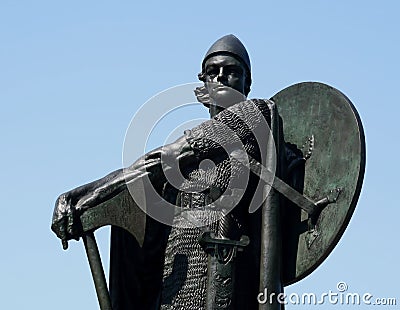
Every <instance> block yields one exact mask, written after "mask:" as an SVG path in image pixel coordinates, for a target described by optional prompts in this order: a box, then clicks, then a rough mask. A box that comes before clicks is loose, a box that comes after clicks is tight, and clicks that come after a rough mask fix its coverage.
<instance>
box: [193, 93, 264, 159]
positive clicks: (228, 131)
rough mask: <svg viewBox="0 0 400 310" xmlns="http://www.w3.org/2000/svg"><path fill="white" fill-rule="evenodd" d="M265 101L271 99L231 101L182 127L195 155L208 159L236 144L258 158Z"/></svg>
mask: <svg viewBox="0 0 400 310" xmlns="http://www.w3.org/2000/svg"><path fill="white" fill-rule="evenodd" d="M269 104H271V101H269V100H264V99H251V100H246V101H243V102H240V103H238V104H235V105H233V106H232V107H229V108H227V109H225V110H224V111H222V112H220V113H219V114H217V115H216V116H215V117H214V118H213V119H211V120H209V121H206V122H204V123H202V124H200V125H199V126H197V127H194V128H193V129H191V130H186V131H185V136H186V140H187V142H188V143H189V145H190V146H191V148H192V149H193V151H194V153H195V155H196V156H198V157H199V158H212V157H213V154H220V153H221V151H223V150H225V151H227V150H229V149H235V148H240V147H244V149H245V150H246V151H247V152H249V153H250V154H251V155H253V156H256V157H258V156H257V155H256V154H257V153H258V146H259V145H261V141H260V139H264V138H265V136H266V132H269V125H270V109H269ZM252 153H253V154H252Z"/></svg>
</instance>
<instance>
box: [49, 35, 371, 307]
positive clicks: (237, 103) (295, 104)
mask: <svg viewBox="0 0 400 310" xmlns="http://www.w3.org/2000/svg"><path fill="white" fill-rule="evenodd" d="M199 79H200V80H201V81H202V82H204V86H203V87H199V88H197V89H196V90H195V93H196V96H197V98H198V100H199V102H201V103H202V104H204V105H205V106H206V107H207V108H208V109H209V112H210V116H211V119H210V120H209V121H206V122H204V123H202V124H200V125H199V126H196V127H194V128H192V129H191V130H186V131H185V133H184V135H183V136H182V137H180V138H179V139H178V140H176V141H175V142H174V143H171V144H169V145H166V146H163V147H160V148H158V149H156V150H154V151H152V152H149V153H147V154H145V155H144V156H142V157H141V158H140V159H138V160H137V161H136V162H135V163H133V164H132V165H131V166H130V167H127V168H125V169H120V170H117V171H115V172H113V173H110V174H109V175H107V176H105V177H104V178H102V179H100V180H97V181H94V182H92V183H89V184H86V185H83V186H81V187H78V188H76V189H73V190H71V191H69V192H66V193H64V194H62V195H60V197H59V198H58V199H57V202H56V206H55V210H54V215H53V220H52V230H53V231H54V232H55V233H56V234H57V236H58V237H59V238H61V239H62V241H63V245H64V248H66V247H67V241H68V240H69V239H77V240H78V239H79V238H80V237H83V238H84V241H85V244H86V245H87V242H88V241H87V240H88V239H85V238H86V237H85V236H88V235H90V234H91V233H92V232H93V230H94V229H95V228H97V227H99V226H102V225H106V224H111V225H112V230H111V254H110V260H111V261H110V264H111V266H110V279H109V284H110V296H111V298H110V299H109V298H108V292H106V293H104V287H103V293H101V292H100V291H99V290H100V289H98V294H99V300H100V303H101V307H102V309H111V308H112V309H114V310H128V309H283V305H282V304H280V303H279V302H278V301H277V298H276V296H277V295H278V294H279V293H282V292H283V287H284V286H285V285H287V284H290V283H293V282H296V281H298V280H300V279H302V278H304V277H305V276H306V275H308V274H309V273H311V272H312V271H313V270H314V269H315V268H316V267H317V266H318V265H319V264H321V262H322V261H323V260H324V259H325V258H326V257H327V255H328V254H329V253H330V251H331V250H332V249H333V247H334V246H335V245H336V243H337V242H338V240H339V238H340V236H341V235H342V234H343V231H344V229H345V227H346V225H347V224H348V221H349V219H350V216H351V214H352V212H353V210H354V208H355V204H356V202H357V198H358V195H359V192H360V189H361V183H362V178H363V172H364V165H365V146H364V137H363V132H362V126H361V123H360V120H359V117H358V114H357V113H356V111H355V109H354V108H353V106H352V105H351V103H350V101H349V100H348V99H347V98H346V97H345V96H344V95H343V94H341V93H340V92H338V91H337V90H335V89H333V88H331V87H329V86H327V85H324V84H320V83H301V84H297V85H294V86H292V87H289V88H288V89H286V90H284V91H282V92H280V93H278V94H277V95H276V96H274V97H273V98H271V100H266V99H251V100H248V99H247V95H248V93H249V91H250V86H251V65H250V58H249V55H248V53H247V51H246V49H245V47H244V46H243V44H242V43H241V42H240V40H239V39H238V38H236V37H235V36H233V35H227V36H224V37H222V38H220V39H219V40H217V41H216V42H215V43H214V44H213V45H212V46H211V47H210V49H209V50H208V51H207V53H206V55H205V57H204V60H203V62H202V70H201V73H199ZM316 105H318V106H319V107H321V108H323V109H325V112H327V113H323V114H322V113H321V114H318V112H313V111H316V110H313V107H315V106H316ZM310 109H311V110H310ZM307 113H308V115H307ZM327 115H328V116H327ZM339 115H340V117H339ZM326 118H327V119H326ZM293 119H296V120H293ZM307 119H310V122H307V121H306V120H307ZM333 119H335V122H336V125H337V126H342V127H345V129H346V130H342V131H341V132H338V133H336V134H337V135H338V136H337V137H336V138H337V141H336V140H334V139H330V138H329V135H331V132H330V131H326V130H325V128H324V127H323V126H321V124H322V123H323V122H328V121H331V120H333ZM336 119H340V120H337V121H336ZM340 135H342V136H340ZM343 135H345V137H343ZM343 138H346V139H350V140H351V141H352V146H351V147H347V149H346V154H344V155H340V156H337V153H338V152H340V151H342V150H341V149H343V146H342V145H341V144H343V143H345V142H343V141H342V140H343ZM324 139H325V140H326V141H328V142H326V141H325V142H323V140H324ZM318 140H319V141H318ZM318 142H321V145H322V144H324V148H322V147H320V148H318V146H317V143H318ZM328 153H329V156H328V155H327V154H328ZM332 156H333V157H334V158H335V160H334V162H333V163H332V160H331V161H329V160H327V159H326V158H328V157H332ZM314 158H316V159H315V162H314V161H313V160H314ZM204 160H208V161H210V160H211V161H212V164H211V165H208V166H207V165H202V164H201V163H202V162H203V161H204ZM321 165H322V166H323V167H326V172H325V173H324V175H321ZM336 165H339V166H340V167H341V166H343V168H338V169H336V170H339V172H337V171H336V172H335V171H333V170H334V169H333V170H332V169H331V168H333V167H334V166H336ZM349 167H350V168H349ZM343 175H346V176H345V177H343ZM321 179H322V180H321ZM332 184H333V185H334V186H333V187H332ZM138 188H140V190H139V192H140V193H139V194H137V192H138V190H137V189H138ZM135 193H136V194H135ZM303 193H304V195H303ZM139 205H142V206H144V209H143V208H140V207H139ZM167 205H172V206H174V208H172V209H171V208H168V207H167ZM333 208H336V210H332V209H333ZM151 210H153V211H154V210H155V212H164V213H165V214H164V217H165V218H168V221H167V222H165V221H164V222H160V221H158V220H157V219H155V218H154V217H153V216H149V214H150V213H151V212H152V211H151ZM338 210H339V211H338ZM144 211H145V212H144ZM148 211H149V212H148ZM124 212H125V213H124ZM128 213H129V216H128ZM332 216H333V217H334V218H333V217H332ZM330 223H333V224H330ZM87 246H88V245H87ZM89 252H90V250H89V251H88V255H89ZM91 266H92V264H91ZM92 270H93V269H92ZM94 277H95V275H94ZM103 282H104V281H103ZM100 286H101V285H100ZM96 288H98V286H96ZM105 288H106V287H105ZM265 288H267V289H268V290H269V292H273V293H274V294H272V295H274V296H275V297H273V296H272V297H271V300H268V302H266V303H260V298H259V294H260V292H263V291H264V289H265ZM102 294H103V295H102ZM104 294H105V295H107V296H104ZM100 295H101V296H100ZM102 300H103V301H102Z"/></svg>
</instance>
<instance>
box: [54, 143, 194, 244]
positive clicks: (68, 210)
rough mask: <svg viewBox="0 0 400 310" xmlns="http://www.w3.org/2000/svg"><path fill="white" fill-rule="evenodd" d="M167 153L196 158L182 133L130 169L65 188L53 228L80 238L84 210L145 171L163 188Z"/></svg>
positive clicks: (187, 159)
mask: <svg viewBox="0 0 400 310" xmlns="http://www.w3.org/2000/svg"><path fill="white" fill-rule="evenodd" d="M163 156H169V157H173V158H177V159H178V160H179V162H180V163H183V164H185V165H187V164H189V163H190V162H191V161H192V160H193V158H194V156H193V152H192V151H191V149H190V147H189V145H188V144H187V142H186V140H185V139H184V138H183V137H181V138H180V139H178V140H177V141H175V142H174V143H171V144H169V145H167V146H164V147H161V148H158V149H156V150H154V151H152V152H149V153H147V154H146V155H144V156H142V157H141V158H139V159H138V160H137V161H136V162H135V163H134V164H132V165H131V166H129V167H128V168H126V169H119V170H116V171H114V172H111V173H110V174H108V175H106V176H105V177H103V178H101V179H98V180H96V181H93V182H91V183H88V184H85V185H82V186H79V187H77V188H75V189H72V190H70V191H68V192H65V193H63V194H61V195H60V196H59V197H58V199H57V201H56V204H55V208H54V212H53V219H52V225H51V229H52V230H53V231H54V233H55V234H56V235H57V236H58V237H59V238H60V239H62V240H65V241H67V240H69V239H76V240H78V239H79V237H80V235H81V234H82V229H81V227H80V222H79V220H78V217H79V216H80V215H81V214H82V213H83V212H85V211H86V210H87V209H89V208H92V207H95V206H97V205H99V204H100V203H102V202H104V201H106V200H108V199H110V198H112V197H114V196H116V195H117V194H119V193H120V192H121V191H123V190H124V189H125V188H126V184H127V183H129V182H134V181H135V180H137V179H139V178H141V177H143V176H145V175H148V176H149V178H150V180H151V182H152V185H153V186H154V187H155V188H156V190H157V191H158V192H161V191H162V186H163V185H164V184H165V182H166V180H165V178H164V174H163V173H161V171H162V168H161V159H162V157H163ZM163 168H164V169H168V167H163Z"/></svg>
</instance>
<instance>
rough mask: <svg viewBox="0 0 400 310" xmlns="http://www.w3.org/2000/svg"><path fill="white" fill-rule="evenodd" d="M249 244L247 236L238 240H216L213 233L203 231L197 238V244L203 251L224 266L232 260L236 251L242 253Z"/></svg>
mask: <svg viewBox="0 0 400 310" xmlns="http://www.w3.org/2000/svg"><path fill="white" fill-rule="evenodd" d="M249 243H250V239H249V237H248V236H245V235H243V236H241V237H240V240H231V239H225V238H217V237H215V235H214V233H212V232H210V231H205V232H203V233H202V234H201V236H200V238H199V244H200V246H201V247H202V248H203V250H204V251H205V252H206V253H207V254H209V255H211V256H215V257H216V258H217V259H218V261H219V262H220V263H223V264H226V263H228V262H230V261H231V260H233V258H234V257H235V256H236V253H237V251H243V248H244V247H246V246H247V245H248V244H249Z"/></svg>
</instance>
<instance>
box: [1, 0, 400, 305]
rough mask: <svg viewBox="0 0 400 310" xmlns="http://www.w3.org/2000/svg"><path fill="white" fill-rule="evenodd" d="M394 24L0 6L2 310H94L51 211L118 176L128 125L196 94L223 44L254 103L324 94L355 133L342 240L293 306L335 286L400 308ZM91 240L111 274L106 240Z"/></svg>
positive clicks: (135, 8)
mask: <svg viewBox="0 0 400 310" xmlns="http://www.w3.org/2000/svg"><path fill="white" fill-rule="evenodd" d="M246 5H247V6H246ZM399 11H400V4H399V2H398V1H344V0H337V1H315V0H310V1H255V2H254V3H251V2H244V1H240V2H235V1H230V2H229V4H228V3H226V4H225V3H224V2H223V1H220V2H217V1H202V2H199V1H197V2H191V1H182V2H177V1H176V2H174V1H165V2H161V1H160V2H156V1H143V2H140V3H135V2H134V1H122V0H121V1H89V0H88V1H76V0H74V1H63V2H60V1H41V0H37V1H11V0H10V1H8V0H3V1H1V3H0V106H1V113H0V132H1V140H2V141H3V142H2V149H1V152H0V158H1V161H0V163H1V178H0V191H1V196H2V202H1V204H0V208H1V213H0V214H1V215H0V216H1V219H2V221H1V222H2V223H1V225H0V238H1V239H0V240H1V242H0V248H1V250H0V253H1V255H0V257H1V258H0V279H1V281H0V296H1V299H0V308H1V309H18V310H22V309H53V308H54V304H55V303H58V305H57V309H58V310H63V309H71V308H75V309H97V308H98V304H97V299H96V296H95V292H94V287H93V283H92V279H91V275H90V272H89V269H88V264H87V260H86V257H85V254H84V250H83V244H82V243H81V242H79V243H78V242H71V243H70V248H69V250H68V251H66V252H64V251H63V250H62V249H61V244H60V242H59V240H58V239H57V238H56V237H55V235H54V234H53V233H52V232H51V231H50V221H51V216H52V210H53V207H54V202H55V199H56V198H57V196H58V195H59V194H60V193H62V192H64V191H67V190H69V189H71V188H74V187H76V186H79V185H81V184H83V183H86V182H89V181H92V180H94V179H97V178H99V177H102V176H103V175H105V174H107V173H108V172H110V171H113V170H115V169H117V168H119V167H121V166H122V146H123V140H124V136H125V131H126V129H127V127H128V125H129V122H130V120H131V118H132V116H133V115H134V113H135V112H136V111H137V109H138V108H139V107H140V106H141V105H142V104H143V103H144V102H146V100H148V99H149V98H150V97H152V96H153V95H155V94H156V93H158V92H160V91H162V90H164V89H166V88H169V87H173V86H175V85H179V84H182V83H188V82H195V81H196V76H197V73H198V72H199V70H200V63H201V60H202V57H203V55H204V53H205V51H206V50H207V48H208V47H209V46H210V44H211V43H213V42H214V41H215V40H216V39H217V38H219V37H221V36H222V35H225V34H228V33H233V34H235V35H237V36H238V37H239V38H240V39H241V40H242V41H243V42H244V43H245V45H246V47H247V48H248V51H249V53H250V57H251V60H252V65H253V86H252V92H251V93H250V97H261V98H269V97H271V96H272V95H274V94H275V93H276V92H278V91H279V90H281V89H283V88H285V87H287V86H289V85H291V84H294V83H297V82H302V81H320V82H324V83H327V84H329V85H332V86H334V87H336V88H338V89H340V90H341V91H342V92H344V93H345V94H346V95H347V96H348V97H349V98H350V99H351V100H352V102H353V103H354V105H355V106H356V108H357V109H358V111H359V113H360V115H361V119H362V121H363V124H364V128H365V133H366V141H367V169H366V175H365V182H364V186H363V190H362V193H361V197H360V200H359V203H358V206H357V209H356V212H355V214H354V216H353V218H352V220H351V222H350V225H349V227H348V229H347V231H346V233H345V234H344V236H343V238H342V239H341V241H340V242H339V244H338V246H337V247H336V249H335V250H334V251H333V253H332V254H331V255H330V257H329V258H328V259H327V260H326V261H325V262H324V264H323V265H322V266H321V267H319V268H318V269H317V270H316V271H315V272H314V273H313V274H312V275H311V276H309V277H307V278H306V279H304V280H303V281H301V282H300V283H298V284H295V285H292V286H290V287H289V288H288V289H287V291H288V292H297V293H299V294H301V293H304V292H316V293H317V292H327V291H329V290H335V289H336V284H337V282H339V281H345V282H346V283H347V284H348V286H349V291H353V292H359V293H364V292H369V293H371V294H373V295H374V296H375V297H397V298H398V303H400V293H399V290H398V287H399V285H398V280H399V276H400V271H399V267H398V262H399V261H400V251H399V247H398V236H399V224H398V223H399V219H400V209H399V203H398V201H397V200H396V198H395V197H396V194H397V193H398V186H399V185H400V182H399V177H398V176H396V174H398V173H400V169H399V163H398V159H397V155H398V153H399V151H400V147H399V143H398V139H399V135H398V132H399V121H398V118H399V116H398V114H399V104H398V100H399V99H398V91H399V88H400V75H399V71H400V64H399V55H400V42H399V31H400V21H399V18H398V13H399ZM204 115H206V114H204ZM175 121H176V120H175ZM98 239H99V243H100V246H101V247H102V252H103V259H104V263H105V265H107V264H108V257H107V253H108V249H107V246H108V245H107V240H108V231H107V229H104V230H103V231H100V232H99V233H98ZM342 307H346V306H339V305H336V306H328V305H324V306H322V307H321V308H323V309H328V308H329V309H340V308H342ZM306 308H309V307H308V306H305V307H301V306H288V307H287V309H306ZM347 308H348V307H347ZM361 308H362V307H360V309H361ZM377 308H379V307H377ZM392 308H393V309H395V307H392Z"/></svg>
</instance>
